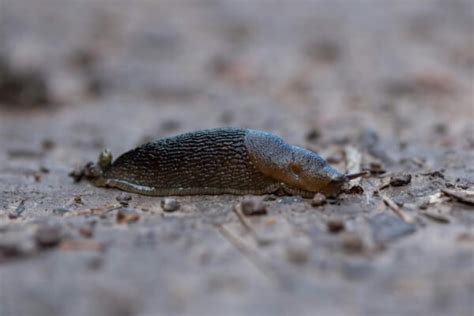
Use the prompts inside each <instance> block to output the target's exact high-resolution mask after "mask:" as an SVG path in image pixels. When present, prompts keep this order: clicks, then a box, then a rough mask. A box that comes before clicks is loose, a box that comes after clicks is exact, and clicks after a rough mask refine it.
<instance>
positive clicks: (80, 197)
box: [74, 195, 82, 204]
mask: <svg viewBox="0 0 474 316" xmlns="http://www.w3.org/2000/svg"><path fill="white" fill-rule="evenodd" d="M74 203H77V204H82V196H80V195H76V196H75V197H74Z"/></svg>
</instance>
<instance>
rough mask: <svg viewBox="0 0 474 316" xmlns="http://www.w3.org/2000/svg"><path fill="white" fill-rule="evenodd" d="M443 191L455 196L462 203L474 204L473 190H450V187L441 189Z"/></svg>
mask: <svg viewBox="0 0 474 316" xmlns="http://www.w3.org/2000/svg"><path fill="white" fill-rule="evenodd" d="M441 191H442V192H443V193H444V194H446V195H449V196H450V197H453V198H455V199H456V200H458V201H459V202H461V203H464V204H469V205H474V192H472V191H463V190H457V191H455V190H449V189H441Z"/></svg>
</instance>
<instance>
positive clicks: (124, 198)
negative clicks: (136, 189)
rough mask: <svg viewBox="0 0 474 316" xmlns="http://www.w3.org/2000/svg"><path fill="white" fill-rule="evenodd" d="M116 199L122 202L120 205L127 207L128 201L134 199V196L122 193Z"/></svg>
mask: <svg viewBox="0 0 474 316" xmlns="http://www.w3.org/2000/svg"><path fill="white" fill-rule="evenodd" d="M115 199H116V200H117V202H119V203H120V205H122V206H124V207H127V206H128V203H129V202H130V201H131V200H132V196H131V195H130V194H127V193H120V194H119V195H117V197H116V198H115Z"/></svg>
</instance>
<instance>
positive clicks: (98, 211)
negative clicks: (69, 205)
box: [68, 204, 122, 216]
mask: <svg viewBox="0 0 474 316" xmlns="http://www.w3.org/2000/svg"><path fill="white" fill-rule="evenodd" d="M121 207H122V206H121V205H117V204H110V205H105V206H102V207H94V208H86V209H82V210H77V211H73V212H70V213H69V214H68V215H69V216H71V215H76V216H84V215H99V216H103V215H105V214H107V213H109V212H112V211H115V210H117V209H119V208H121Z"/></svg>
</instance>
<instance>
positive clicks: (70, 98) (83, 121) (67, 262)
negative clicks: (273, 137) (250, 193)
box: [0, 0, 474, 316]
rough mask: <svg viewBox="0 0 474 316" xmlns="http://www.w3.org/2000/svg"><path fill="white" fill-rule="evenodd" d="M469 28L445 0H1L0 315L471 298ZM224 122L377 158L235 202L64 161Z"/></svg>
mask: <svg viewBox="0 0 474 316" xmlns="http://www.w3.org/2000/svg"><path fill="white" fill-rule="evenodd" d="M473 30H474V8H473V3H472V1H457V0H456V1H454V0H452V1H416V2H415V1H398V2H394V1H368V0H360V1H355V0H354V1H329V0H328V1H302V0H297V1H291V2H290V1H266V0H262V1H231V0H228V1H190V0H185V1H156V2H155V1H145V0H138V1H133V2H129V1H120V0H117V1H72V0H71V1H58V0H41V1H34V0H1V1H0V104H1V105H0V315H1V316H22V315H38V316H39V315H48V316H49V315H78V316H79V315H81V316H82V315H291V314H293V315H418V316H420V315H466V316H467V315H472V314H473V313H474V229H473V227H474V209H473V206H472V196H469V195H466V196H465V197H464V201H463V199H461V200H460V199H459V198H454V197H453V196H452V193H453V192H454V193H455V194H466V191H472V190H474V188H473V187H474V162H473V161H474V127H473V124H472V122H473V119H474V88H473V85H474V75H473V69H474V40H473V38H472V33H473ZM218 126H239V127H250V128H256V129H261V130H266V131H270V132H273V133H275V134H277V135H280V136H282V137H283V138H284V139H285V140H287V141H288V142H290V143H293V144H296V145H300V146H303V147H306V148H309V149H312V150H315V151H317V152H318V153H320V154H321V155H322V156H323V157H325V158H327V159H328V160H329V161H330V162H331V164H332V165H333V166H334V167H335V168H337V169H338V170H340V171H341V172H346V171H353V170H370V171H371V173H370V175H369V176H367V177H365V178H363V179H361V180H360V181H359V182H358V183H352V185H353V186H354V187H355V188H354V189H353V190H352V192H351V193H347V194H343V195H341V196H340V197H339V198H338V199H337V200H329V201H327V203H326V204H325V205H322V206H314V205H313V204H314V203H313V202H312V200H311V199H303V198H301V197H291V196H265V197H262V198H263V203H264V205H265V207H266V210H267V214H266V215H261V216H249V217H242V218H243V220H242V218H240V219H239V216H237V215H238V214H237V213H236V212H235V211H234V209H235V206H237V205H239V203H240V201H242V199H243V198H244V197H239V196H230V195H224V196H193V197H177V198H176V199H177V201H178V202H179V204H180V208H179V209H178V210H177V211H175V212H164V211H163V209H162V207H161V206H160V203H161V200H162V198H153V197H144V196H139V195H136V194H129V195H128V196H127V195H124V194H123V193H120V192H119V191H116V190H107V189H99V188H95V187H93V186H92V185H90V184H88V183H86V182H80V183H73V181H72V179H71V178H70V177H68V173H69V172H70V171H71V170H72V169H74V168H75V167H76V166H80V165H82V164H84V163H85V162H87V161H90V160H95V159H96V157H97V155H98V153H99V152H100V150H101V149H102V148H104V147H107V148H110V150H111V151H112V153H113V154H114V155H115V156H117V155H119V154H120V153H122V152H124V151H126V150H128V149H131V148H133V147H135V146H137V145H139V144H141V143H143V142H146V141H148V140H152V139H157V138H161V137H167V136H171V135H176V134H179V133H182V132H186V131H192V130H197V129H203V128H211V127H218ZM406 175H410V176H411V181H409V183H401V185H400V186H397V183H396V182H397V181H393V180H395V179H401V178H404V177H406ZM391 180H392V184H390V181H391ZM402 182H403V181H402ZM399 184H400V183H399ZM446 190H448V191H446ZM443 191H444V192H443ZM450 194H451V195H450ZM129 198H131V200H130V201H124V200H127V199H129ZM120 201H121V202H122V203H123V204H127V203H128V206H121V204H120V203H119V202H120ZM384 201H385V202H384ZM469 203H470V204H469ZM387 204H388V205H387ZM390 205H391V206H390Z"/></svg>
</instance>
